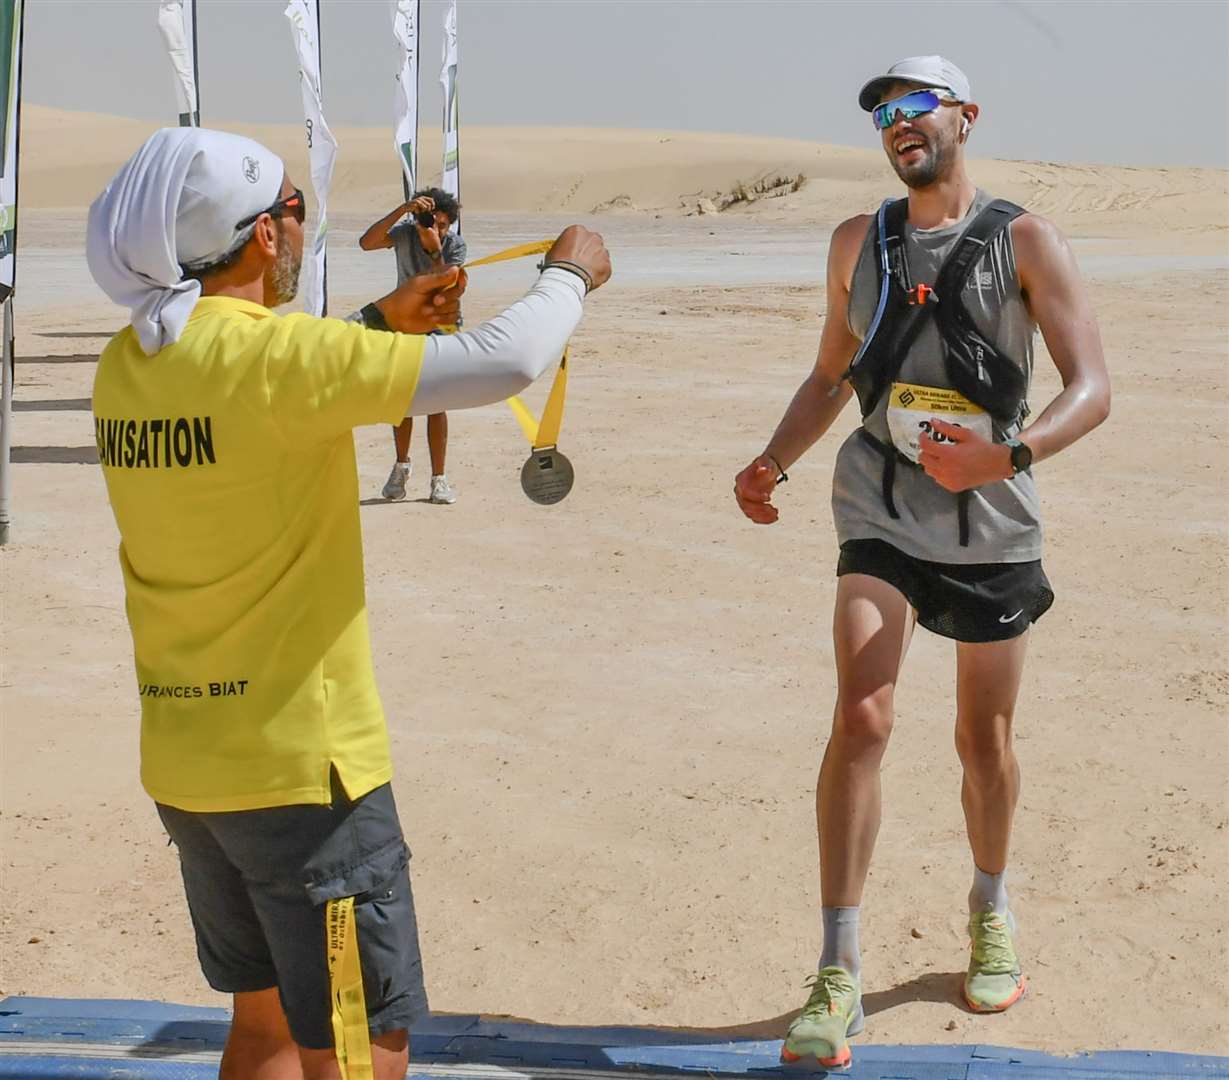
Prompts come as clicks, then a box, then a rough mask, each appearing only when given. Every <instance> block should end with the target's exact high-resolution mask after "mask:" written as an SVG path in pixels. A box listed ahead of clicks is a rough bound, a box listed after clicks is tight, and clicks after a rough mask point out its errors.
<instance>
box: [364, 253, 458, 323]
mask: <svg viewBox="0 0 1229 1080" xmlns="http://www.w3.org/2000/svg"><path fill="white" fill-rule="evenodd" d="M468 282H469V278H468V276H467V275H466V273H465V271H464V270H462V269H461V268H460V267H457V266H450V267H448V268H447V269H446V270H439V271H436V272H433V273H430V274H418V275H416V276H415V277H412V278H407V279H406V280H405V281H404V282H402V283H401V284H400V285H398V286H397V288H396V289H395V290H394V291H393V292H391V293H389V294H388V295H387V296H385V297H382V298H381V299H379V300H377V301H376V302H375V305H376V307H378V308H379V309H380V313H381V314H382V315H383V316H384V321H385V322H386V323H388V328H389V329H390V330H396V331H398V332H400V333H402V334H429V333H430V332H431V331H432V330H435V329H438V328H439V327H441V326H452V325H455V324H456V322H457V321H458V320H459V318H460V314H461V295H462V294H463V293H464V292H465V286H466V284H467V283H468Z"/></svg>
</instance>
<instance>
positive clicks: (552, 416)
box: [465, 240, 568, 450]
mask: <svg viewBox="0 0 1229 1080" xmlns="http://www.w3.org/2000/svg"><path fill="white" fill-rule="evenodd" d="M554 243H555V242H554V241H553V240H535V241H534V242H533V243H530V244H521V245H519V246H517V247H512V248H508V249H507V250H506V251H497V252H495V254H494V255H487V256H484V257H483V258H481V259H475V260H474V261H473V262H468V263H466V264H465V269H466V270H469V269H471V268H472V267H475V266H489V265H490V264H491V263H500V262H507V261H508V260H510V259H523V258H525V256H527V255H545V254H546V252H548V251H550V249H551V247H552V246H553V245H554ZM567 393H568V351H567V349H564V350H563V358H562V359H561V360H560V361H559V370H558V371H556V372H555V381H554V382H553V383H552V384H551V388H550V396H549V397H548V398H547V399H546V408H544V409H543V410H542V421H541V423H539V422H538V421H537V420H535V419H534V416H533V413H531V412H530V411H529V409H528V408H527V407H526V405H525V403H524V402H523V401H521V399H520V398H519V397H510V398H508V408H510V409H511V410H512V415H513V416H515V417H516V419H517V423H519V424H520V425H521V431H523V432H524V433H525V438H526V439H528V440H529V443H530V445H531V446H532V447H533V448H534V449H535V450H541V449H542V448H543V447H547V446H555V445H556V444H557V443H558V441H559V429H560V428H561V427H562V426H563V402H564V399H565V398H566V397H567Z"/></svg>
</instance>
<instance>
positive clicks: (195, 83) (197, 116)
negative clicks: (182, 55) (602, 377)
mask: <svg viewBox="0 0 1229 1080" xmlns="http://www.w3.org/2000/svg"><path fill="white" fill-rule="evenodd" d="M191 2H192V94H193V97H194V98H195V105H196V108H195V109H194V110H193V117H192V119H193V123H194V124H195V126H196V127H200V126H201V63H200V60H199V59H198V57H199V56H200V53H199V52H198V51H197V48H196V2H197V0H191Z"/></svg>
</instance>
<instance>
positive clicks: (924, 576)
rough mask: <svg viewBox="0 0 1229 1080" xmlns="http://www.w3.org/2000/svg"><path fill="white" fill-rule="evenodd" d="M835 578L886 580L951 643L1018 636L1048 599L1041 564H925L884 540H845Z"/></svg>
mask: <svg viewBox="0 0 1229 1080" xmlns="http://www.w3.org/2000/svg"><path fill="white" fill-rule="evenodd" d="M836 573H837V576H838V577H840V576H841V575H843V574H867V575H868V576H870V577H874V578H879V579H880V580H881V581H886V582H887V583H888V584H889V585H891V586H893V587H894V588H896V589H897V590H899V591H900V592H902V593H904V595H905V599H907V600H908V601H909V603H910V604H911V605H912V606H913V609H914V610H915V611H916V612H917V621H918V624H919V625H920V626H924V627H925V628H926V629H927V630H930V631H933V632H934V633H936V634H940V635H942V636H943V637H946V638H953V639H954V640H956V641H967V642H983V641H1006V640H1008V639H1009V638H1014V637H1018V636H1019V635H1020V634H1023V633H1024V631H1025V630H1027V629H1028V628H1029V627H1030V626H1031V625H1032V624H1033V623H1035V622H1036V621H1037V620H1038V619H1040V618H1041V616H1042V615H1044V614H1045V613H1046V612H1047V611H1048V610H1049V609H1050V605H1051V604H1052V603H1054V592H1053V590H1052V589H1051V588H1050V582H1049V580H1048V579H1047V578H1046V576H1045V571H1044V570H1042V568H1041V562H1040V561H1039V560H1038V561H1036V562H1019V563H969V564H965V565H960V564H956V563H937V562H927V561H926V560H925V559H915V558H914V557H913V556H912V555H906V554H905V553H904V552H903V551H901V550H900V549H899V548H896V547H893V546H892V545H891V544H889V543H887V542H886V541H884V540H847V541H845V543H843V544H842V545H841V557H840V560H839V562H838V563H837V566H836Z"/></svg>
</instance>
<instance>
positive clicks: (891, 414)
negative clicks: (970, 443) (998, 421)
mask: <svg viewBox="0 0 1229 1080" xmlns="http://www.w3.org/2000/svg"><path fill="white" fill-rule="evenodd" d="M887 419H888V432H889V433H890V434H891V436H892V445H893V446H895V447H896V449H897V450H899V451H900V452H901V454H902V455H903V456H904V457H906V458H908V459H909V460H910V461H912V462H913V463H914V464H915V465H916V464H917V463H918V461H919V459H920V457H921V453H922V446H921V438H922V436H923V435H929V436H930V437H931V438H932V439H934V440H935V442H946V441H947V439H946V438H945V437H944V436H942V435H940V434H938V433H937V432H935V431H934V428H933V424H932V421H934V420H943V421H945V422H946V423H949V424H955V425H956V426H958V427H963V428H968V429H969V430H970V431H973V432H975V433H976V434H978V435H980V436H982V438H984V439H988V440H992V439H993V438H994V425H993V423H992V422H991V419H990V414H989V413H988V412H986V411H985V409H982V408H980V407H979V406H977V405H974V404H973V402H971V401H970V400H969V399H968V398H966V397H965V396H964V395H963V394H960V393H957V391H955V390H944V389H941V388H939V387H937V386H915V385H914V384H912V383H899V382H898V383H893V384H892V394H891V396H890V397H889V398H888V417H887Z"/></svg>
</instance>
